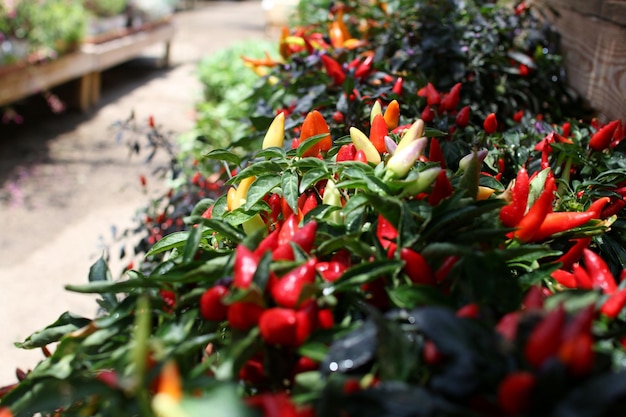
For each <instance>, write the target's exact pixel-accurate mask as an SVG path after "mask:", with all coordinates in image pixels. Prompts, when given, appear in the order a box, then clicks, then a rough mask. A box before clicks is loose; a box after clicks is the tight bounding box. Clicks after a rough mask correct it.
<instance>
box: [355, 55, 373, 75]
mask: <svg viewBox="0 0 626 417" xmlns="http://www.w3.org/2000/svg"><path fill="white" fill-rule="evenodd" d="M373 63H374V55H368V56H367V57H365V59H364V60H363V62H361V64H360V65H359V66H358V67H357V68H356V71H355V72H354V78H356V79H361V78H365V77H367V76H368V75H369V73H370V72H371V71H372V64H373Z"/></svg>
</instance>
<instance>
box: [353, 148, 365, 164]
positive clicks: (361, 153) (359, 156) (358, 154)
mask: <svg viewBox="0 0 626 417" xmlns="http://www.w3.org/2000/svg"><path fill="white" fill-rule="evenodd" d="M354 160H355V161H356V162H362V163H364V164H367V163H368V162H367V155H366V154H365V151H364V150H363V149H359V150H358V151H356V155H355V157H354Z"/></svg>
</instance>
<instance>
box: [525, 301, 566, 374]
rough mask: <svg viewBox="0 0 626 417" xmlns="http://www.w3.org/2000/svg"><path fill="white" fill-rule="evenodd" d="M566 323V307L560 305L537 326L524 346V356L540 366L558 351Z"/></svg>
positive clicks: (531, 362) (532, 363)
mask: <svg viewBox="0 0 626 417" xmlns="http://www.w3.org/2000/svg"><path fill="white" fill-rule="evenodd" d="M564 325H565V309H564V308H563V306H562V305H559V306H558V307H557V308H555V309H554V310H552V311H550V312H549V313H548V314H547V315H546V316H545V317H544V318H543V319H542V320H541V321H540V322H539V323H538V324H537V325H536V326H535V328H534V329H533V330H532V332H531V333H530V336H529V337H528V340H527V341H526V345H525V346H524V356H525V357H526V360H527V361H528V363H529V364H530V365H531V366H533V367H534V368H540V367H541V365H543V363H544V362H545V361H546V360H547V359H549V358H551V357H552V356H554V355H555V354H556V353H557V352H558V350H559V347H560V346H561V334H562V331H563V327H564Z"/></svg>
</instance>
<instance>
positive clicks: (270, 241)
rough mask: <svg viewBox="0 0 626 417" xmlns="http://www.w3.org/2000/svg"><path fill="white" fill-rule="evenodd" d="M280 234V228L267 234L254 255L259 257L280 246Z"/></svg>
mask: <svg viewBox="0 0 626 417" xmlns="http://www.w3.org/2000/svg"><path fill="white" fill-rule="evenodd" d="M279 234H280V229H274V230H272V232H271V233H270V234H269V235H267V236H265V238H263V240H262V241H261V242H260V243H259V246H257V248H256V249H255V250H254V255H255V256H256V257H257V258H259V259H260V258H261V256H263V254H264V253H265V252H267V251H270V252H273V251H274V250H275V249H276V248H277V247H278V235H279Z"/></svg>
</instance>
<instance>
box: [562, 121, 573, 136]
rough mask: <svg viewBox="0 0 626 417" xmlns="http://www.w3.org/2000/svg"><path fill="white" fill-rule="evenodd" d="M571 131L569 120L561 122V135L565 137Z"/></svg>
mask: <svg viewBox="0 0 626 417" xmlns="http://www.w3.org/2000/svg"><path fill="white" fill-rule="evenodd" d="M571 132H572V124H571V123H570V122H565V123H563V126H562V127H561V133H562V135H563V136H565V137H568V136H569V135H570V133H571Z"/></svg>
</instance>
